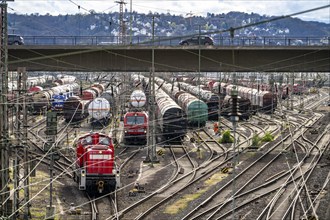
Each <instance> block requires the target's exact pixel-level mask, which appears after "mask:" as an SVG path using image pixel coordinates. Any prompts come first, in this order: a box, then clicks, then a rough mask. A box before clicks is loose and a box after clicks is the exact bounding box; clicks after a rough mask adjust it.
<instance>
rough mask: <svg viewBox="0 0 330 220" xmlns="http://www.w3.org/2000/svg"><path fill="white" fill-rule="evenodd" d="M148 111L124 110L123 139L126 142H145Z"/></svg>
mask: <svg viewBox="0 0 330 220" xmlns="http://www.w3.org/2000/svg"><path fill="white" fill-rule="evenodd" d="M148 120H149V117H148V113H147V112H145V111H140V112H126V113H125V115H124V120H123V121H124V141H125V143H126V144H130V143H135V144H146V143H147V131H148Z"/></svg>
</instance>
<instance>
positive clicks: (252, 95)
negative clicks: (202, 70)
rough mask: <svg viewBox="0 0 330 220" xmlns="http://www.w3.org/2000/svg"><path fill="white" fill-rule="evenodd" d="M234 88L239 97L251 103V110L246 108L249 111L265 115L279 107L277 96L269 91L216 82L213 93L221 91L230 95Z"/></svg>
mask: <svg viewBox="0 0 330 220" xmlns="http://www.w3.org/2000/svg"><path fill="white" fill-rule="evenodd" d="M234 87H235V89H237V91H238V96H240V97H241V98H244V99H247V100H249V101H250V103H251V108H246V110H247V111H253V112H254V111H262V112H265V113H270V112H274V111H275V109H276V107H277V95H276V94H275V93H272V92H269V91H258V90H257V89H253V88H249V87H244V86H236V85H232V84H228V83H223V82H221V83H219V82H215V83H214V84H213V87H212V91H213V92H214V93H218V92H219V91H220V93H221V94H223V95H230V94H231V92H232V90H233V88H234ZM253 112H251V113H253ZM242 113H245V112H242Z"/></svg>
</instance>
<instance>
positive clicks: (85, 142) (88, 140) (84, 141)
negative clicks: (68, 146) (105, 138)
mask: <svg viewBox="0 0 330 220" xmlns="http://www.w3.org/2000/svg"><path fill="white" fill-rule="evenodd" d="M81 144H82V145H89V144H92V137H91V136H88V137H86V138H83V139H81Z"/></svg>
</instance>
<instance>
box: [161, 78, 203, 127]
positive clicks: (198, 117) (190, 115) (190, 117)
mask: <svg viewBox="0 0 330 220" xmlns="http://www.w3.org/2000/svg"><path fill="white" fill-rule="evenodd" d="M155 82H156V84H157V85H158V86H161V88H162V89H163V90H164V91H165V92H166V93H167V94H168V95H170V96H171V97H172V98H173V99H174V100H175V101H176V102H177V103H178V104H179V106H180V107H181V108H182V109H183V110H184V112H185V115H186V117H187V122H188V125H190V126H205V124H206V122H207V120H208V107H207V105H206V104H205V102H204V101H202V100H200V99H198V98H197V97H195V96H194V95H192V94H190V93H188V92H185V91H182V90H181V89H180V88H179V87H177V86H175V85H174V84H171V83H166V82H165V81H164V80H163V79H161V78H159V77H155Z"/></svg>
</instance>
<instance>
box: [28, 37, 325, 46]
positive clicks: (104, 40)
mask: <svg viewBox="0 0 330 220" xmlns="http://www.w3.org/2000/svg"><path fill="white" fill-rule="evenodd" d="M23 38H24V44H25V45H130V44H134V45H149V46H150V45H155V46H178V45H179V43H180V41H181V40H184V39H187V38H186V37H181V36H178V37H165V36H155V37H154V42H153V41H152V38H151V37H150V36H133V37H132V38H130V37H129V36H127V37H124V38H119V37H118V36H23ZM213 40H214V45H216V46H262V47H267V46H271V47H273V46H330V37H274V36H258V37H256V36H255V37H247V36H241V37H234V38H231V37H229V36H216V37H213Z"/></svg>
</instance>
